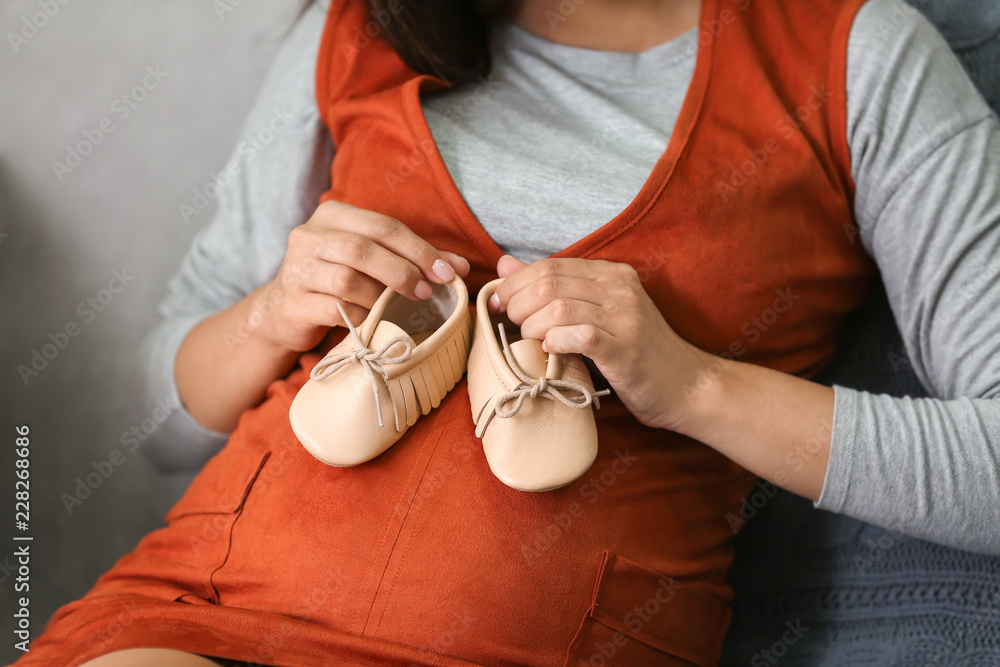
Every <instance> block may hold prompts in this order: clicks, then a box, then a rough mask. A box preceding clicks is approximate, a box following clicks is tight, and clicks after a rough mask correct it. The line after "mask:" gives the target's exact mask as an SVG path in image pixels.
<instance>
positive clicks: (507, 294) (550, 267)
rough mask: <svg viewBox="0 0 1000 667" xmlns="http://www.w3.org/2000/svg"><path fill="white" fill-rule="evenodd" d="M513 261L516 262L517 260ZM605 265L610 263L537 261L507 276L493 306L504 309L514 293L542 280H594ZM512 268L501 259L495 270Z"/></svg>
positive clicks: (590, 260)
mask: <svg viewBox="0 0 1000 667" xmlns="http://www.w3.org/2000/svg"><path fill="white" fill-rule="evenodd" d="M510 259H514V258H510ZM514 261H515V262H516V261H517V260H514ZM605 265H610V263H609V262H604V261H600V260H592V259H562V258H559V259H555V258H546V259H542V260H539V261H537V262H535V263H534V264H530V265H528V266H526V267H524V268H521V269H519V270H516V271H515V272H514V273H512V274H510V275H508V276H507V277H506V278H505V279H504V281H503V282H502V283H500V286H499V287H498V288H497V291H496V297H497V298H496V299H495V300H494V305H496V304H497V303H499V305H500V308H501V309H504V308H506V307H507V304H508V302H509V301H510V299H511V297H512V296H513V295H514V294H515V293H517V292H520V291H521V290H523V289H526V288H527V287H528V286H529V285H531V284H532V283H534V282H535V281H537V280H539V279H542V278H579V279H583V280H591V281H593V280H596V279H597V277H598V276H599V275H600V274H601V272H602V271H603V270H604V269H605ZM514 266H515V265H514V264H513V263H512V262H510V261H509V260H508V259H505V258H501V259H500V262H498V263H497V270H498V271H499V270H500V269H504V270H509V269H510V268H513V267H514Z"/></svg>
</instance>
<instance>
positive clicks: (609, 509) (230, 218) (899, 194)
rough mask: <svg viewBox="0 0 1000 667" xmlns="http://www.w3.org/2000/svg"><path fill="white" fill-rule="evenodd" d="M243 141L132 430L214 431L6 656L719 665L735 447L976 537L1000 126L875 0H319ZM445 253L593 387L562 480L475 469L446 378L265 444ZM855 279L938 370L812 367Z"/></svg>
mask: <svg viewBox="0 0 1000 667" xmlns="http://www.w3.org/2000/svg"><path fill="white" fill-rule="evenodd" d="M275 119H280V121H281V122H276V121H275ZM268 125H272V127H271V128H270V129H269V130H268V131H269V132H270V134H269V135H268V136H269V137H270V141H269V142H267V143H266V144H265V145H260V144H261V142H260V141H259V140H257V138H258V137H260V136H263V134H262V133H263V130H262V128H267V127H268ZM246 133H247V137H248V143H244V144H241V146H240V147H239V148H238V149H237V151H236V153H235V155H234V158H233V160H234V162H233V169H232V173H234V174H236V176H235V177H234V178H233V179H232V181H231V182H230V183H229V184H228V186H227V188H226V190H225V194H224V196H223V197H222V198H221V201H220V213H219V215H218V217H217V218H216V220H214V221H213V223H212V224H211V225H210V226H209V227H208V228H207V229H206V230H205V231H204V232H202V234H201V235H199V237H198V239H197V240H196V241H195V245H194V248H193V249H192V250H191V252H190V253H189V255H188V256H187V258H186V259H185V261H184V265H183V267H182V268H181V271H180V273H179V274H178V276H177V277H176V278H175V279H174V281H173V282H172V283H171V285H170V294H169V295H168V297H167V300H166V301H165V303H164V305H163V308H162V312H163V314H164V316H165V319H164V322H163V323H162V324H161V326H160V327H159V328H158V329H157V330H156V331H155V332H154V333H153V334H152V336H151V337H150V340H149V344H148V347H147V350H148V362H149V363H148V376H149V384H150V395H151V396H153V397H163V396H175V395H176V396H179V398H180V399H181V401H182V402H183V405H184V406H185V409H184V410H183V411H181V412H179V413H178V414H177V415H176V416H175V417H174V418H173V419H172V422H171V424H170V425H169V427H164V428H163V429H161V431H162V432H163V433H166V436H165V437H162V438H160V441H159V443H158V444H157V446H156V448H155V449H152V450H150V451H149V452H148V453H149V454H150V455H151V456H152V457H153V458H154V460H157V461H159V462H160V463H161V464H162V466H163V467H169V468H185V467H191V466H200V465H201V464H202V463H203V462H204V461H205V460H206V459H207V458H209V457H212V458H211V460H210V461H208V463H207V464H205V465H204V468H203V469H202V471H201V473H200V474H199V475H198V476H197V477H196V478H195V479H194V481H193V482H192V484H191V486H190V487H189V489H188V491H187V493H186V494H185V495H184V497H183V498H182V499H181V500H180V501H179V502H178V503H177V505H175V506H174V508H173V509H172V510H171V511H170V512H169V513H168V515H167V526H166V527H165V528H163V529H161V530H158V531H156V532H154V533H152V534H150V535H149V536H147V537H146V538H145V539H144V540H143V541H142V542H141V543H140V544H139V545H138V546H137V547H136V549H135V550H134V551H133V552H132V553H130V554H128V555H126V556H125V557H124V558H122V559H121V560H120V561H119V562H118V563H117V564H116V565H115V567H114V568H113V569H112V570H111V571H110V572H108V573H107V574H106V575H105V576H104V577H102V578H101V579H100V580H99V581H98V582H97V584H96V585H95V587H94V588H93V590H92V591H91V592H90V593H89V594H88V595H87V596H86V597H85V598H83V599H82V600H79V601H77V602H73V603H71V604H69V605H67V606H65V607H63V608H62V609H61V610H60V611H59V612H58V613H57V614H56V615H55V616H54V617H53V619H52V621H51V622H50V625H49V626H48V628H47V630H46V632H45V634H44V635H43V636H42V637H40V638H39V639H38V640H37V641H36V642H35V643H34V644H33V646H32V649H31V652H30V654H28V655H26V656H25V657H24V658H23V659H22V663H23V664H26V665H28V664H44V665H52V664H60V665H70V664H86V665H88V666H90V667H109V666H115V665H139V664H141V665H178V666H182V665H192V666H194V665H212V664H224V665H225V664H232V663H233V662H238V663H249V664H265V665H276V666H278V665H280V666H305V665H339V664H345V665H346V664H351V665H401V666H406V665H472V664H520V665H572V666H585V665H593V666H597V665H606V664H617V665H692V664H693V665H711V664H715V663H716V662H717V661H718V660H719V656H720V653H721V643H722V638H723V635H724V634H725V631H726V627H727V623H728V619H729V610H728V602H729V601H730V599H731V596H732V593H731V590H730V589H729V587H728V585H727V583H726V572H727V569H728V568H729V566H730V564H731V561H732V552H731V549H730V546H729V544H728V540H729V539H730V538H731V537H732V534H733V531H732V525H733V521H734V517H738V516H739V514H740V511H741V506H742V505H744V504H745V499H746V498H747V497H748V496H750V495H751V494H752V492H753V490H754V488H753V487H754V485H755V484H756V483H757V480H758V478H759V477H762V478H764V479H766V480H769V481H770V482H773V483H775V484H778V485H780V486H782V487H784V488H786V489H789V490H791V491H793V492H795V493H798V494H801V495H804V496H806V497H808V498H811V499H812V500H814V501H817V502H818V503H819V505H820V506H821V507H825V508H828V509H832V510H835V511H839V512H843V513H847V514H851V515H853V516H856V517H859V518H863V519H865V520H868V521H872V522H875V523H878V524H880V525H884V526H891V527H893V528H894V529H896V530H899V531H901V532H905V533H907V534H910V535H915V536H920V537H924V538H927V539H932V540H935V541H938V542H941V543H945V544H949V545H952V546H958V547H962V548H966V549H973V550H977V551H981V552H984V553H994V554H995V553H1000V469H998V465H997V458H998V452H1000V401H998V400H997V399H998V397H1000V328H998V326H997V324H998V320H997V312H1000V259H998V258H1000V128H998V123H997V118H996V117H995V116H994V115H992V113H991V112H990V111H989V109H988V108H987V107H986V105H985V103H984V102H983V100H982V99H981V98H980V97H979V96H978V94H977V93H976V92H975V90H974V88H973V87H972V85H971V83H970V82H969V81H968V79H967V77H966V76H965V75H964V73H963V72H962V70H961V68H960V66H959V65H958V63H957V62H956V60H955V59H954V57H953V56H952V55H951V54H950V52H949V51H948V49H947V46H946V45H945V44H944V42H943V40H942V39H941V38H940V36H939V35H938V34H937V33H936V32H935V31H934V30H933V28H931V27H930V25H929V24H928V23H927V22H926V21H925V20H923V19H922V18H920V17H919V16H918V15H916V14H915V13H914V12H913V11H912V10H910V9H909V8H907V6H906V5H903V4H901V3H900V2H899V1H898V0H870V1H869V2H863V1H862V0H811V1H810V2H804V1H795V2H791V1H782V0H754V1H753V2H750V0H701V1H699V0H659V1H642V2H640V1H638V0H636V1H631V0H629V1H628V2H613V1H611V0H587V1H586V2H579V1H577V0H574V1H573V2H567V1H565V0H564V1H563V2H557V1H555V0H522V1H521V2H511V3H493V4H492V5H491V6H489V7H486V6H476V5H474V4H473V3H472V2H471V1H463V0H453V1H452V2H434V3H421V4H417V3H414V2H400V1H398V0H390V1H388V2H382V1H381V0H370V1H369V2H367V3H365V2H362V0H332V2H330V3H329V4H327V3H322V2H321V3H318V4H314V5H313V6H311V7H310V8H309V9H307V10H306V11H305V12H304V14H303V16H302V17H301V19H300V20H299V22H298V23H297V25H296V27H295V28H294V30H293V32H292V33H291V35H290V36H289V37H288V39H287V41H286V43H285V45H284V46H283V48H282V51H281V53H280V54H279V57H278V59H277V61H276V63H275V65H274V68H273V70H272V72H271V75H270V76H269V78H268V81H267V83H266V84H265V88H264V91H263V93H262V95H261V98H260V99H259V101H258V103H257V106H256V108H255V110H254V112H253V115H252V117H251V120H250V122H249V123H248V125H247V128H246ZM254 140H257V143H256V144H255V143H253V141H254ZM317 202H320V203H319V205H318V207H317V205H316V204H317ZM303 223H304V224H303ZM456 274H457V275H458V276H460V277H461V278H463V279H464V284H465V285H467V287H468V293H469V296H470V298H471V299H472V300H474V299H475V297H476V295H477V294H478V293H479V292H480V290H481V289H482V288H483V286H484V285H486V284H487V283H490V282H491V281H493V280H496V279H498V278H500V279H503V281H502V282H501V283H500V284H499V287H498V288H497V290H496V298H495V299H493V300H491V303H490V304H489V305H488V308H489V310H491V311H493V312H495V313H497V314H499V313H501V312H502V313H504V314H505V316H506V317H507V318H509V321H510V322H511V323H512V324H514V325H519V327H520V333H521V335H522V336H523V337H524V338H526V339H536V340H540V341H544V344H545V350H546V351H547V353H548V354H552V355H557V354H569V355H573V354H579V355H582V356H583V357H584V358H586V360H587V364H588V366H589V367H590V369H591V374H592V375H593V377H594V380H595V389H596V390H604V389H608V390H610V392H611V394H610V395H608V396H603V397H602V398H601V400H600V409H599V410H595V411H594V415H595V418H596V424H597V436H598V448H597V454H596V460H595V461H594V463H593V465H592V466H590V468H589V469H588V470H587V471H586V472H585V473H584V474H583V475H582V476H581V477H579V478H578V479H576V480H575V481H572V482H570V483H569V484H568V485H566V486H563V487H561V488H558V489H555V490H548V491H542V492H537V493H527V492H524V491H519V490H517V489H515V488H511V487H510V486H508V485H507V484H505V483H503V481H501V480H500V479H498V478H497V477H496V476H494V474H493V471H492V470H491V467H490V465H489V462H488V461H487V459H486V456H485V455H484V451H483V444H482V442H481V441H480V439H479V438H478V437H477V435H476V424H475V423H474V418H475V417H476V415H474V414H473V411H472V410H471V408H470V397H469V390H468V386H469V384H471V383H472V382H475V381H476V378H472V377H470V378H469V379H468V381H467V380H462V381H460V382H459V383H458V384H457V385H456V386H455V388H454V389H453V390H452V391H450V392H449V393H448V394H447V395H446V396H445V397H444V399H443V400H442V401H441V402H440V405H438V406H437V407H435V408H434V409H433V410H431V411H429V413H428V414H426V415H424V416H422V417H421V418H420V419H419V420H417V421H416V423H415V424H414V425H413V426H412V427H411V428H410V429H409V430H408V431H407V432H406V433H405V434H404V435H403V437H402V438H401V439H400V440H399V441H398V442H396V443H395V444H393V445H392V446H391V447H390V448H389V449H388V450H387V451H385V452H384V453H383V454H381V455H380V456H377V457H375V458H373V459H372V460H370V461H367V462H365V463H361V464H360V465H356V466H352V467H338V466H331V465H327V464H325V463H323V462H321V461H320V460H317V458H314V457H313V456H312V455H310V453H309V452H308V451H306V449H305V448H304V447H303V446H302V444H301V443H300V442H299V440H298V438H296V435H295V433H294V432H293V430H292V425H291V424H290V422H289V409H290V407H291V405H292V402H293V399H294V398H295V397H296V394H297V393H298V392H299V390H300V389H301V388H302V387H303V386H305V385H306V383H307V382H314V380H310V372H311V371H312V369H313V368H314V367H315V366H316V365H317V363H318V362H319V361H320V360H321V359H322V358H323V356H324V355H325V354H326V352H327V351H328V350H330V349H331V348H332V347H333V346H334V345H335V344H337V343H338V342H339V341H341V340H342V339H344V338H345V336H348V335H351V334H348V332H347V330H346V329H345V326H346V325H347V324H348V321H345V316H346V320H349V321H350V323H352V324H354V325H360V323H361V322H362V321H364V320H365V318H366V317H367V316H368V310H369V308H371V307H372V306H373V305H374V304H375V303H376V301H377V300H378V299H379V297H380V295H381V294H382V293H383V290H384V289H386V288H387V287H388V288H390V289H392V290H394V291H395V292H397V293H398V294H399V295H401V296H400V298H408V299H410V300H411V301H413V303H414V306H413V307H414V308H419V307H420V306H419V303H420V302H421V301H422V300H424V299H426V298H427V297H428V296H429V295H430V294H431V293H432V292H433V291H435V289H440V288H435V287H433V286H434V285H443V284H445V283H449V282H451V281H453V280H455V276H456ZM878 280H882V281H884V283H885V285H886V288H887V292H888V295H889V298H890V301H891V303H892V306H893V310H894V314H895V316H896V318H897V321H898V323H899V326H900V328H901V330H902V332H903V333H904V336H905V339H906V342H907V349H908V352H909V353H910V358H911V359H912V362H913V364H914V367H915V369H916V371H917V373H918V375H919V377H920V379H921V380H922V382H923V383H924V384H925V385H926V386H927V387H929V388H930V389H931V391H932V393H933V394H934V396H935V398H932V399H921V400H919V401H916V400H905V399H892V398H889V397H887V396H880V395H872V394H867V393H863V392H857V391H852V390H849V389H846V388H844V387H839V386H838V387H834V388H829V387H824V386H821V385H819V384H817V383H814V382H811V381H810V380H809V378H810V377H813V376H814V375H815V374H816V373H817V372H819V371H820V370H821V369H822V368H823V367H824V365H826V364H827V363H828V362H829V361H830V359H831V358H832V356H833V354H834V352H835V350H836V348H837V341H838V333H839V327H840V324H841V323H842V322H843V320H844V318H845V317H846V316H847V315H848V314H849V313H851V312H852V311H854V310H856V309H857V308H858V307H859V306H860V305H861V304H863V303H864V302H865V300H866V298H867V297H868V295H869V294H870V292H871V290H872V287H873V285H875V281H878ZM479 315H480V314H479V313H477V316H479ZM472 373H473V369H472V367H471V366H470V376H471V375H472ZM359 377H364V376H359ZM372 379H373V381H377V382H381V381H382V379H381V378H379V377H377V376H373V378H372ZM367 383H368V379H367V378H364V382H362V383H360V384H359V386H360V387H361V388H362V389H363V391H362V390H359V392H358V394H357V400H358V401H361V400H369V401H371V400H372V389H371V387H370V386H369V385H368V384H367ZM378 391H379V389H378V387H377V386H376V393H378ZM540 400H545V398H544V397H542V396H537V395H533V396H529V397H528V398H526V399H525V401H540ZM337 407H338V406H336V405H331V406H330V419H331V420H336V419H337ZM588 409H589V408H588ZM511 418H512V419H516V418H517V416H516V415H515V416H513V417H511ZM387 422H388V423H389V424H391V423H392V420H391V418H389V419H387ZM556 426H558V425H556ZM491 428H492V427H491ZM872 433H874V434H877V435H878V437H877V438H872V437H868V436H867V434H872ZM339 435H340V437H341V438H343V443H346V445H349V444H350V443H352V442H354V439H356V438H358V437H359V435H360V434H358V433H357V432H352V431H351V430H350V429H341V432H340V434H339ZM547 437H548V436H545V437H542V434H539V438H538V439H537V442H532V443H531V444H532V446H534V447H537V448H539V449H540V450H542V451H544V448H545V446H546V445H547V443H548V442H549V441H548V440H547V439H546V438H547ZM223 443H225V444H224V446H223ZM346 445H345V446H346ZM216 452H217V453H216ZM213 454H214V456H212V455H213ZM735 520H736V521H737V522H738V519H735Z"/></svg>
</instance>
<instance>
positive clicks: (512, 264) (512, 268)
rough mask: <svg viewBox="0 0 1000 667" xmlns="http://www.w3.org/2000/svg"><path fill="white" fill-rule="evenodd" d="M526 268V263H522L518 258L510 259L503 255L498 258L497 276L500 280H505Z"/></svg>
mask: <svg viewBox="0 0 1000 667" xmlns="http://www.w3.org/2000/svg"><path fill="white" fill-rule="evenodd" d="M526 266H528V263H527V262H522V261H521V260H519V259H518V258H516V257H511V256H510V255H504V256H503V257H501V258H500V261H499V262H497V275H498V276H500V277H501V278H506V277H508V276H510V275H511V274H513V273H515V272H516V271H520V270H521V269H523V268H525V267H526Z"/></svg>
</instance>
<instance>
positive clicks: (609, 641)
mask: <svg viewBox="0 0 1000 667" xmlns="http://www.w3.org/2000/svg"><path fill="white" fill-rule="evenodd" d="M729 615H730V609H729V606H728V605H726V604H725V603H723V602H721V601H720V600H717V599H716V598H714V597H711V596H710V595H707V594H705V593H702V592H701V591H698V590H695V589H694V588H692V587H691V586H689V585H686V584H685V583H684V582H682V581H679V580H677V579H674V578H672V577H669V576H667V575H665V574H661V573H659V572H655V571H653V570H650V569H648V568H646V567H643V566H642V565H639V564H638V563H635V562H633V561H631V560H629V559H627V558H623V557H622V556H618V555H616V554H614V553H612V552H610V551H605V552H604V555H603V561H602V563H601V569H600V573H599V574H598V578H597V582H596V585H595V588H594V597H593V600H592V603H591V606H590V609H589V610H588V612H587V615H586V616H585V617H584V619H583V622H582V624H581V626H580V630H579V631H578V632H577V635H576V637H574V639H573V643H572V645H571V646H570V649H569V654H568V656H567V659H566V667H603V666H604V665H615V666H619V667H625V666H631V665H635V666H638V665H678V666H681V665H683V666H689V665H702V666H709V665H715V664H717V663H718V661H719V659H720V657H721V654H722V639H723V636H724V635H725V633H726V627H727V626H728V624H729Z"/></svg>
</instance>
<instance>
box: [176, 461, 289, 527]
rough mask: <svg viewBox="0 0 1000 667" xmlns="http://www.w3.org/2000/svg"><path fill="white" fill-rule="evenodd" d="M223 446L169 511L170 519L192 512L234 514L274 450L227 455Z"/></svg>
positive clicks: (238, 509) (240, 507) (241, 505)
mask: <svg viewBox="0 0 1000 667" xmlns="http://www.w3.org/2000/svg"><path fill="white" fill-rule="evenodd" d="M227 454H229V452H227V451H226V450H225V449H223V450H222V451H221V452H220V453H219V454H218V455H216V456H215V457H214V458H212V460H210V461H209V462H208V463H207V464H205V467H204V468H202V471H201V472H200V473H198V476H197V477H195V478H194V479H193V480H192V481H191V485H190V486H188V489H187V491H185V492H184V495H183V496H181V499H180V500H178V501H177V504H176V505H174V506H173V507H172V508H171V509H170V511H169V512H167V516H166V521H167V523H173V522H174V521H175V520H176V519H179V518H181V517H184V516H188V515H191V514H234V513H236V512H239V511H240V509H242V507H243V501H244V500H246V497H247V495H248V494H249V493H250V489H251V487H253V483H254V482H255V481H256V479H257V476H258V475H259V474H260V471H261V469H262V468H263V467H264V464H265V463H266V462H267V459H268V457H270V456H271V452H258V453H256V454H254V455H252V456H249V455H243V456H241V457H236V458H235V460H234V457H232V456H227Z"/></svg>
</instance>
